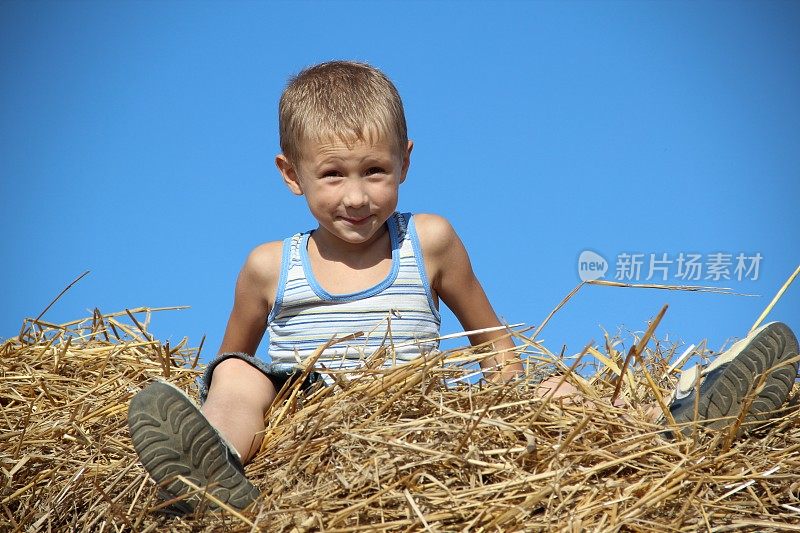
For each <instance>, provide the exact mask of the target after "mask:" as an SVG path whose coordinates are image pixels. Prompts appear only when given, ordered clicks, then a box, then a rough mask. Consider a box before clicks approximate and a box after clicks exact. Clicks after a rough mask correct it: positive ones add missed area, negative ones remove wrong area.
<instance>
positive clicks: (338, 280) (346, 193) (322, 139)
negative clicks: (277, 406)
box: [129, 61, 797, 508]
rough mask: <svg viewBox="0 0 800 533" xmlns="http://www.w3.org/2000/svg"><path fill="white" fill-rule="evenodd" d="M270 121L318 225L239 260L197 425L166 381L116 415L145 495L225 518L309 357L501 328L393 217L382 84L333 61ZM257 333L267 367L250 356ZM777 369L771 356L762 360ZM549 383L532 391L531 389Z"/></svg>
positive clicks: (457, 259) (427, 220)
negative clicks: (205, 493) (196, 495)
mask: <svg viewBox="0 0 800 533" xmlns="http://www.w3.org/2000/svg"><path fill="white" fill-rule="evenodd" d="M279 121H280V139H281V150H282V153H281V154H280V155H278V156H277V157H276V165H277V167H278V170H279V171H280V173H281V175H282V177H283V180H284V182H285V183H286V185H287V187H288V188H289V190H290V191H291V192H292V193H294V194H296V195H301V196H303V197H304V198H305V200H306V202H307V204H308V207H309V209H310V210H311V213H312V215H313V216H314V218H315V219H316V220H317V222H318V224H319V225H318V227H317V228H316V229H315V230H313V231H312V232H308V233H303V234H297V235H294V236H293V237H290V238H289V239H286V240H285V241H282V242H281V241H276V242H270V243H267V244H263V245H261V246H258V247H257V248H255V249H254V250H253V251H252V252H251V254H250V256H249V257H248V258H247V261H246V262H245V264H244V267H243V268H242V271H241V273H240V274H239V278H238V280H237V283H236V291H235V301H234V306H233V310H232V312H231V316H230V319H229V321H228V326H227V329H226V331H225V336H224V339H223V341H222V346H221V347H220V350H219V355H218V356H217V358H216V359H215V360H214V361H212V362H211V363H210V364H209V365H208V367H207V369H206V372H205V374H204V376H203V383H202V385H201V400H204V403H203V406H202V411H201V410H199V409H198V408H197V407H195V406H194V404H193V403H192V402H191V401H190V400H189V398H188V397H186V396H185V395H184V394H183V393H182V392H181V391H179V390H178V389H177V388H175V387H172V386H170V385H168V384H166V383H154V384H152V385H150V386H149V387H148V388H146V389H145V390H143V391H142V392H141V393H139V394H138V395H137V396H136V397H134V399H133V400H132V401H131V405H130V409H129V422H130V427H131V435H132V439H133V442H134V446H135V448H136V450H137V453H138V454H139V456H140V458H141V460H142V463H143V464H144V466H145V468H146V469H147V470H148V472H149V473H150V474H151V476H152V477H153V478H154V479H155V480H156V481H157V482H159V483H161V482H167V481H169V480H170V479H172V478H174V476H175V475H176V474H182V475H184V476H186V477H187V478H189V479H191V480H193V481H194V482H195V484H197V485H199V486H208V487H209V489H208V490H209V491H210V492H211V493H212V494H213V495H214V496H215V497H216V498H218V499H219V500H222V501H223V502H225V503H227V504H229V505H232V506H234V507H237V508H245V507H247V506H248V505H249V504H250V503H251V502H253V501H254V500H255V499H256V497H257V496H258V490H257V489H256V488H255V487H254V486H253V485H252V484H251V483H250V482H249V481H248V480H247V478H246V477H245V476H244V471H243V467H242V465H243V464H244V463H246V462H247V461H249V460H250V459H251V458H252V457H253V455H254V454H255V453H256V452H257V450H258V449H259V446H260V442H261V433H262V432H263V431H264V428H265V425H264V415H265V413H266V411H267V409H268V408H269V407H270V405H271V404H272V402H273V400H274V399H275V396H276V393H277V391H278V390H279V389H280V388H281V386H282V385H283V384H284V383H285V382H286V381H287V380H289V379H291V378H292V375H293V374H294V372H295V371H296V369H297V366H298V362H299V361H301V360H304V359H306V358H308V357H310V356H311V355H312V354H313V353H314V352H315V350H317V348H318V347H319V346H321V345H324V344H325V343H326V342H327V341H329V340H331V339H332V338H333V337H334V336H336V337H337V338H341V337H344V336H346V335H348V334H351V333H354V332H363V335H360V336H355V337H354V338H349V339H345V340H344V341H341V342H337V343H335V344H333V345H332V346H330V347H329V348H328V349H327V350H326V351H325V352H324V353H323V354H322V356H321V357H320V359H319V360H318V361H317V366H318V367H319V366H322V367H327V368H348V367H352V366H355V365H357V364H358V362H359V361H360V360H362V359H363V357H364V356H365V355H369V354H370V353H371V352H373V351H374V350H375V349H377V348H378V347H380V346H382V345H386V346H391V347H392V350H391V351H390V352H391V355H390V359H395V360H397V361H399V362H402V361H403V360H408V359H410V358H413V357H416V356H419V355H420V354H423V353H426V352H430V351H431V350H433V349H435V348H436V347H437V341H436V338H437V336H438V332H439V324H440V317H439V312H438V305H439V301H440V300H441V301H443V302H444V303H445V304H447V306H448V307H449V308H450V309H451V310H452V311H453V312H454V314H455V315H456V317H457V318H458V319H459V321H460V323H461V325H462V326H463V327H464V329H465V330H468V331H470V330H481V329H486V328H492V327H496V326H501V324H500V321H499V320H498V319H497V316H496V314H495V312H494V310H493V309H492V306H491V304H490V303H489V301H488V299H487V297H486V295H485V293H484V291H483V289H482V287H481V285H480V283H479V282H478V280H477V279H476V277H475V274H474V273H473V271H472V268H471V266H470V261H469V258H468V256H467V253H466V250H465V249H464V246H463V245H462V243H461V241H460V239H459V238H458V236H457V235H456V233H455V231H454V230H453V228H452V227H451V226H450V224H449V223H448V222H447V221H446V220H445V219H443V218H441V217H438V216H435V215H415V216H413V217H412V216H410V215H408V214H400V213H397V212H396V208H397V203H398V191H399V187H400V184H401V183H403V181H404V180H405V178H406V174H407V172H408V168H409V164H410V159H411V152H412V149H413V143H412V141H410V140H408V136H407V131H406V122H405V117H404V113H403V106H402V102H401V100H400V96H399V95H398V93H397V90H396V89H395V87H394V85H393V84H392V83H391V81H390V80H389V79H388V78H387V77H386V76H385V75H384V74H382V73H381V72H380V71H378V70H377V69H375V68H373V67H371V66H369V65H365V64H360V63H352V62H342V61H336V62H330V63H323V64H320V65H316V66H314V67H311V68H308V69H306V70H304V71H302V72H301V73H300V74H298V75H297V76H296V77H294V78H293V79H291V80H290V82H289V84H288V85H287V88H286V89H285V91H284V93H283V95H282V97H281V101H280V105H279ZM266 329H269V349H268V352H269V355H270V357H271V359H272V363H271V364H269V365H267V364H264V363H263V362H262V361H260V360H259V359H256V358H255V357H254V354H255V352H256V349H257V347H258V345H259V343H260V341H261V338H262V336H263V334H264V332H265V330H266ZM790 333H791V332H789V334H790ZM782 335H783V336H785V334H783V333H782ZM470 342H471V343H472V344H473V345H475V344H482V343H490V344H491V345H492V347H493V349H494V351H495V352H496V353H497V354H499V355H496V356H494V357H493V358H490V359H489V360H486V361H483V362H482V363H481V365H482V368H483V369H484V371H485V372H486V373H487V375H488V376H489V379H493V380H508V379H511V378H513V377H514V376H516V375H518V374H520V373H521V372H522V365H521V363H520V361H519V359H518V358H517V357H516V355H514V352H513V349H514V344H513V341H511V340H510V339H509V337H508V336H506V334H505V332H503V331H502V330H497V331H493V332H488V333H480V334H474V335H471V336H470ZM785 344H787V343H785ZM748 346H749V345H748ZM773 351H774V352H775V353H777V351H775V350H773ZM789 351H791V350H789ZM796 352H797V349H796V341H795V347H794V353H796ZM748 353H749V352H748ZM786 358H787V355H786V354H785V353H783V351H782V352H781V353H780V355H775V356H773V357H772V359H774V360H775V361H778V362H779V361H784V360H785V359H786ZM739 359H742V358H739ZM742 360H744V359H742ZM729 366H730V365H729ZM760 367H761V368H760V370H759V371H763V370H765V368H763V365H760ZM737 368H738V367H737ZM794 370H795V373H796V370H797V369H796V366H795V368H794ZM793 380H794V378H793V377H792V382H793ZM706 381H708V380H706ZM717 381H719V380H717ZM723 381H724V380H723ZM750 381H751V382H752V379H750ZM557 382H558V380H557V379H552V378H551V379H549V380H546V381H545V382H544V383H543V384H542V387H541V388H540V389H539V390H540V391H541V392H543V393H546V392H548V391H551V390H552V389H553V388H554V386H555V383H557ZM789 386H791V385H789ZM573 390H574V389H571V388H570V387H569V386H562V387H561V388H559V389H558V390H555V391H553V393H554V395H558V396H560V395H564V394H569V393H571V392H572V391H573ZM712 392H714V391H712ZM786 393H787V394H788V391H786ZM687 394H690V395H691V392H689V393H687ZM705 396H709V394H708V391H706V395H705ZM740 396H742V395H740ZM785 398H786V396H785V395H784V396H783V397H782V398H781V399H780V402H781V403H783V401H784V400H785ZM735 400H736V399H735V398H734V401H735ZM739 401H741V398H739ZM776 401H777V400H776ZM701 411H702V410H701ZM701 414H705V413H702V412H701ZM164 489H165V490H166V492H167V493H169V494H170V495H172V496H178V495H180V494H182V493H185V492H187V490H188V488H187V487H185V486H184V484H183V483H182V482H181V481H179V480H173V481H171V482H169V484H167V485H166V486H165V487H164ZM189 503H190V505H193V502H189Z"/></svg>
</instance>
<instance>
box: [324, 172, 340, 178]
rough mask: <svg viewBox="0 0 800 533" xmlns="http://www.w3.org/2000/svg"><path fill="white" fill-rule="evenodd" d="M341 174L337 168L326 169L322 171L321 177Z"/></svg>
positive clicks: (334, 176) (335, 176)
mask: <svg viewBox="0 0 800 533" xmlns="http://www.w3.org/2000/svg"><path fill="white" fill-rule="evenodd" d="M341 175H342V173H341V172H339V171H338V170H326V171H325V172H323V173H322V177H323V178H339V177H341Z"/></svg>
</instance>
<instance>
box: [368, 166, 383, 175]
mask: <svg viewBox="0 0 800 533" xmlns="http://www.w3.org/2000/svg"><path fill="white" fill-rule="evenodd" d="M370 174H386V171H385V170H384V169H383V168H381V167H369V168H368V169H367V175H370Z"/></svg>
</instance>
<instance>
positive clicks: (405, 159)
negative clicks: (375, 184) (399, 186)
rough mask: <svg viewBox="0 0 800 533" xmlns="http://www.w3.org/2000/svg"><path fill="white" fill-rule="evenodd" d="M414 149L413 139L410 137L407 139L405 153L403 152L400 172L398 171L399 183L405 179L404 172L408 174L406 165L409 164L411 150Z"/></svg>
mask: <svg viewBox="0 0 800 533" xmlns="http://www.w3.org/2000/svg"><path fill="white" fill-rule="evenodd" d="M413 149H414V141H412V140H411V139H409V140H408V148H406V152H405V154H403V168H402V172H401V173H400V183H403V182H404V181H406V174H408V167H409V165H411V150H413Z"/></svg>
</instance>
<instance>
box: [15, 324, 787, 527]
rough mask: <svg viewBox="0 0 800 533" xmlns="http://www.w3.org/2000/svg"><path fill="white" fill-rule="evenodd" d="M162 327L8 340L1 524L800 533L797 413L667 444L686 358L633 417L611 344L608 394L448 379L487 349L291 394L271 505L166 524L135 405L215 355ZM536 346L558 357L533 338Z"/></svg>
mask: <svg viewBox="0 0 800 533" xmlns="http://www.w3.org/2000/svg"><path fill="white" fill-rule="evenodd" d="M142 313H144V314H142ZM137 316H138V317H139V318H135V317H137ZM149 316H150V315H149V311H148V310H145V309H140V310H136V311H134V312H133V313H118V314H115V315H105V316H102V315H100V313H99V312H96V313H95V315H94V316H93V317H91V318H89V319H86V320H82V321H77V322H73V323H70V324H66V325H60V326H59V325H50V324H45V323H43V322H41V321H39V322H34V321H28V322H27V323H26V325H25V327H24V329H23V332H22V333H21V334H20V336H19V337H18V338H14V339H10V340H8V341H6V342H5V343H4V344H3V345H2V347H0V410H2V415H0V427H1V428H2V429H0V468H2V470H0V473H2V488H1V489H0V524H3V523H4V524H5V525H4V526H2V527H0V529H6V528H7V529H9V530H12V531H39V530H41V531H51V530H52V531H85V530H92V531H122V530H131V531H195V530H201V531H202V530H205V531H212V530H213V531H216V530H223V529H224V530H229V531H251V530H258V529H263V530H267V531H328V532H332V531H361V530H363V531H457V530H459V531H460V530H463V531H531V530H569V531H573V530H574V531H581V530H595V531H618V530H631V531H696V530H713V531H726V530H734V529H737V530H738V529H745V530H759V531H778V530H787V529H793V530H800V475H799V474H800V414H798V411H797V410H796V409H794V410H790V411H788V412H786V413H785V414H784V416H783V418H781V419H780V420H779V421H777V422H776V423H774V424H772V425H771V426H769V427H767V428H764V429H762V430H760V431H759V432H758V434H757V436H756V437H751V438H747V439H740V440H733V439H730V438H729V436H728V435H727V434H717V435H707V434H704V433H703V432H702V431H697V432H696V433H695V435H694V436H693V437H691V438H682V439H681V440H679V441H669V440H665V439H663V438H661V437H660V436H659V431H660V430H661V429H662V428H661V427H658V426H654V425H652V424H650V423H648V422H647V421H646V419H645V416H644V410H645V408H646V406H647V405H649V404H652V403H653V402H654V400H656V399H657V398H656V396H657V395H660V396H666V394H667V390H668V388H669V387H670V385H671V383H673V382H674V380H675V378H676V375H675V372H670V371H669V368H668V361H669V359H670V358H672V357H673V356H674V355H675V353H674V350H675V347H674V346H670V347H666V346H662V345H661V344H659V343H657V342H650V343H647V344H648V348H647V349H646V350H645V351H644V353H643V354H642V358H641V360H642V361H643V362H644V363H645V366H644V367H642V366H641V364H635V365H634V366H632V367H631V370H632V372H631V373H630V375H629V377H626V379H624V380H623V383H622V384H621V387H620V394H621V396H622V397H624V398H626V399H627V400H628V402H629V403H630V404H631V406H629V407H626V408H616V407H613V406H612V405H611V403H610V402H609V401H608V399H607V398H608V397H610V396H611V395H612V394H613V392H614V389H615V383H616V381H617V379H616V372H617V371H618V370H619V367H622V364H623V363H622V361H623V359H624V355H625V354H624V353H622V352H621V351H619V349H618V348H619V345H618V344H616V343H614V342H612V341H610V340H608V339H607V342H606V345H605V347H604V351H603V352H600V351H597V350H595V349H594V348H592V349H591V350H590V351H591V353H592V354H593V355H594V356H595V357H598V358H599V360H601V361H603V362H605V363H606V364H605V365H601V370H600V372H599V373H597V374H596V375H595V376H594V377H592V378H589V379H582V378H580V377H578V376H577V375H572V376H571V377H569V379H570V380H571V381H572V382H574V383H576V384H577V385H578V386H579V387H580V388H582V389H583V391H584V396H585V397H586V398H587V399H588V400H590V401H588V400H576V401H575V402H572V403H565V402H563V401H560V402H559V401H548V400H547V399H539V398H536V397H534V395H533V390H532V388H530V387H526V386H525V385H523V384H520V383H516V384H506V385H491V384H490V385H487V384H482V385H473V386H468V385H466V384H464V383H461V384H460V385H454V384H452V383H451V382H446V380H445V378H447V379H450V378H453V377H456V376H458V375H460V374H464V373H467V372H469V369H468V368H467V367H466V366H465V365H466V363H467V362H469V361H474V360H476V359H477V358H480V357H482V355H480V354H474V353H471V352H469V351H462V352H458V353H450V354H444V355H442V356H440V357H437V358H433V359H431V360H427V361H423V360H418V361H417V362H415V363H412V364H409V365H407V366H405V367H400V368H397V369H393V370H391V371H388V372H386V371H379V370H367V371H365V372H364V375H363V376H362V377H361V379H359V380H355V381H347V380H340V384H339V385H337V386H335V387H332V388H323V389H319V390H318V391H316V392H314V393H312V394H310V395H309V396H304V395H303V394H301V393H300V392H299V391H298V390H296V389H291V390H285V391H284V393H285V394H286V395H287V397H288V400H287V401H286V402H282V403H281V404H279V405H276V406H275V407H274V409H273V410H272V411H271V412H270V414H269V426H268V429H267V433H266V436H265V439H264V444H263V446H262V450H261V453H260V454H259V455H258V456H257V457H256V459H255V460H254V461H253V462H252V463H251V464H250V465H248V467H247V473H248V475H249V477H250V478H251V479H252V480H253V481H254V483H255V484H256V485H257V486H258V487H259V488H260V489H261V490H262V492H263V500H262V501H261V502H259V505H257V506H256V507H255V508H254V509H251V510H249V511H245V512H242V513H230V512H227V511H224V510H214V509H210V508H205V507H202V506H201V508H200V509H199V510H198V513H197V514H196V515H193V516H184V517H170V516H166V515H164V514H163V513H159V512H158V511H157V508H158V507H159V505H160V503H161V502H160V500H159V499H158V498H157V496H156V487H154V485H153V484H152V482H150V481H149V479H148V477H147V476H146V474H145V472H144V470H143V469H142V467H141V466H140V465H139V464H138V463H137V459H136V456H135V454H134V452H133V447H132V445H131V442H130V438H129V435H128V429H127V425H126V414H127V405H128V402H129V400H130V398H131V397H132V395H133V394H135V393H136V392H137V391H138V390H140V389H141V388H142V387H143V386H144V385H145V384H146V383H148V382H149V381H150V380H151V379H153V378H155V377H163V378H166V379H168V380H169V381H171V382H173V383H175V384H177V385H178V386H180V387H182V388H184V389H185V390H188V391H189V392H190V394H196V388H195V385H194V380H195V379H196V377H197V376H198V375H199V372H200V368H199V367H198V365H197V358H198V355H199V353H198V350H197V349H192V348H188V347H186V346H185V345H184V343H181V344H179V345H178V346H172V347H171V346H169V345H165V344H162V343H160V342H159V341H157V340H155V339H153V338H152V337H151V336H150V334H148V333H147V329H146V325H147V322H148V320H149ZM520 339H521V341H522V342H523V343H525V342H526V339H525V337H522V336H520ZM643 344H644V343H643ZM526 351H527V353H528V354H529V356H530V357H531V359H530V360H531V361H534V360H535V359H536V358H546V357H549V356H550V355H552V354H549V353H548V352H547V350H546V349H544V348H543V347H542V346H540V345H538V344H536V343H533V342H530V341H528V342H527V345H526ZM701 355H704V354H701ZM567 364H570V361H567ZM530 366H531V368H530V370H533V369H534V367H535V364H531V365H530ZM645 370H646V373H647V375H645ZM648 376H649V378H648ZM654 386H655V387H654Z"/></svg>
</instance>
